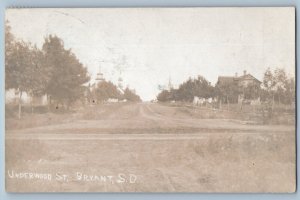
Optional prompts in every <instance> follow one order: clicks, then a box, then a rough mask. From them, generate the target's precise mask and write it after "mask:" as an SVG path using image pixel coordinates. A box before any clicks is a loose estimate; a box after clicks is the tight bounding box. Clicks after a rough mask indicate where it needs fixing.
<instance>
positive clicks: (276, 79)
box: [157, 68, 295, 104]
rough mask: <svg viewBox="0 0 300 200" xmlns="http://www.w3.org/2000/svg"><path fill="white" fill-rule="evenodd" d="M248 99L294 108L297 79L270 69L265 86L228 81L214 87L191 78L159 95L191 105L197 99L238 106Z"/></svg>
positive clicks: (158, 98) (279, 69)
mask: <svg viewBox="0 0 300 200" xmlns="http://www.w3.org/2000/svg"><path fill="white" fill-rule="evenodd" d="M239 95H243V98H244V99H257V98H260V100H261V101H270V102H272V104H274V103H280V104H291V103H293V102H295V79H294V77H288V76H287V74H286V72H285V70H284V69H281V68H277V69H275V70H273V71H272V70H271V69H270V68H268V69H267V70H266V71H265V73H264V77H263V81H262V84H261V85H257V84H249V85H247V87H241V86H240V85H238V84H236V82H233V81H228V82H227V83H226V82H225V83H224V84H216V85H215V86H212V85H211V84H210V82H209V81H207V80H206V79H205V78H204V77H203V76H198V77H196V78H189V79H188V80H187V81H185V82H183V83H182V84H180V85H179V87H178V89H174V88H171V89H169V90H162V91H161V92H160V93H159V94H158V95H157V100H158V101H161V102H166V101H183V102H191V101H193V98H194V96H197V97H201V98H211V97H212V98H214V97H215V98H217V99H218V101H219V102H220V101H222V102H225V103H237V102H238V96H239Z"/></svg>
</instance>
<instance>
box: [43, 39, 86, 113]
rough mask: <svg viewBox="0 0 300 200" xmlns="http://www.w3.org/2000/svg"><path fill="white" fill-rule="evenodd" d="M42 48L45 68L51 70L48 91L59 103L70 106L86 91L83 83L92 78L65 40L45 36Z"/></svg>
mask: <svg viewBox="0 0 300 200" xmlns="http://www.w3.org/2000/svg"><path fill="white" fill-rule="evenodd" d="M42 49H43V52H44V58H45V60H44V64H45V68H47V69H48V70H47V71H49V72H50V80H49V82H48V84H47V88H46V93H47V94H48V95H49V96H50V98H51V99H53V100H55V101H56V103H57V104H58V103H61V104H62V105H67V107H68V108H69V106H70V105H71V103H73V102H74V101H76V100H77V99H79V98H80V97H81V96H82V95H83V93H84V88H83V84H84V83H86V82H88V81H89V79H90V77H89V76H88V72H87V69H86V67H84V66H83V64H82V63H80V61H79V60H78V59H77V58H76V56H75V54H74V53H72V51H71V50H66V49H65V48H64V43H63V41H62V40H61V39H60V38H58V37H57V36H52V35H50V36H48V37H47V38H45V41H44V44H43V48H42Z"/></svg>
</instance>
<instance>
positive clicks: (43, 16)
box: [5, 7, 296, 193]
mask: <svg viewBox="0 0 300 200" xmlns="http://www.w3.org/2000/svg"><path fill="white" fill-rule="evenodd" d="M295 80H296V75H295V8H293V7H277V8H268V7H262V8H228V7H227V8H85V9H80V8H76V9H75V8H73V9H71V8H41V9H40V8H35V9H7V10H6V19H5V132H6V133H5V164H6V167H5V184H6V191H7V192H205V193H206V192H222V193H224V192H225V193H232V192H235V193H244V192H245V193H249V192H250V193H270V192H271V193H290V192H295V190H296V152H295V151H296V140H295V138H296V125H295V111H296V110H295V102H296V101H295V99H296V96H295Z"/></svg>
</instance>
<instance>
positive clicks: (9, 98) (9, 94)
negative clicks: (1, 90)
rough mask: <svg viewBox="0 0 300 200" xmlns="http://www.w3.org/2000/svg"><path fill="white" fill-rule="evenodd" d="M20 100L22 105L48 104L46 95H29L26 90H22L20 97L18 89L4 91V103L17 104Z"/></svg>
mask: <svg viewBox="0 0 300 200" xmlns="http://www.w3.org/2000/svg"><path fill="white" fill-rule="evenodd" d="M19 101H21V103H22V104H24V105H35V106H44V105H47V104H48V98H47V95H46V94H45V95H42V96H30V95H29V94H28V93H27V92H22V95H21V97H20V92H19V90H16V89H12V88H11V89H8V90H6V91H5V104H11V105H17V104H18V103H19Z"/></svg>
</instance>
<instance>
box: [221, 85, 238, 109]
mask: <svg viewBox="0 0 300 200" xmlns="http://www.w3.org/2000/svg"><path fill="white" fill-rule="evenodd" d="M216 93H217V94H218V96H219V98H220V99H221V100H223V101H224V102H226V103H227V104H229V103H237V101H238V96H239V94H241V88H240V87H239V86H238V84H237V83H235V82H228V83H223V84H219V85H216Z"/></svg>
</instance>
